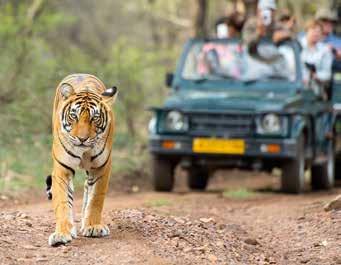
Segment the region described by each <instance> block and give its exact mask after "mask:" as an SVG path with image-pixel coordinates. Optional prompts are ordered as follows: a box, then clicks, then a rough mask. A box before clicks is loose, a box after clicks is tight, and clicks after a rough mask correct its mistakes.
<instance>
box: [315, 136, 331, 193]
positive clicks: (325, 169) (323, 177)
mask: <svg viewBox="0 0 341 265" xmlns="http://www.w3.org/2000/svg"><path fill="white" fill-rule="evenodd" d="M334 182H335V154H334V144H333V141H329V143H328V150H327V161H326V162H325V163H323V164H322V165H314V166H313V167H312V168H311V186H312V188H313V189H314V190H321V189H331V188H332V187H334Z"/></svg>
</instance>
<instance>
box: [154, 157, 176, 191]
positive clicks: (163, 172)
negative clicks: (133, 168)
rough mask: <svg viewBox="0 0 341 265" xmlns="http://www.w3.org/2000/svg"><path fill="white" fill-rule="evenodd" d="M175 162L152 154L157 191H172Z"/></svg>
mask: <svg viewBox="0 0 341 265" xmlns="http://www.w3.org/2000/svg"><path fill="white" fill-rule="evenodd" d="M174 168H175V164H174V162H173V161H171V160H170V159H167V158H166V157H162V156H157V155H153V156H152V177H153V184H154V189H155V190H156V191H172V189H173V186H174Z"/></svg>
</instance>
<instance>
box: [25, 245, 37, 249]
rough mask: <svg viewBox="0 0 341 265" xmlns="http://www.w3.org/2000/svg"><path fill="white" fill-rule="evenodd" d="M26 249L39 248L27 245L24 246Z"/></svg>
mask: <svg viewBox="0 0 341 265" xmlns="http://www.w3.org/2000/svg"><path fill="white" fill-rule="evenodd" d="M23 248H24V249H28V250H35V249H37V247H35V246H33V245H25V246H23Z"/></svg>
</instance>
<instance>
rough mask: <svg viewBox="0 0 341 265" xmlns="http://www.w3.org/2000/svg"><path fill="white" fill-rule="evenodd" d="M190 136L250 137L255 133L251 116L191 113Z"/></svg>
mask: <svg viewBox="0 0 341 265" xmlns="http://www.w3.org/2000/svg"><path fill="white" fill-rule="evenodd" d="M189 119H190V134H191V135H193V136H208V137H226V138H227V137H248V136H251V135H252V132H253V116H252V115H250V114H220V113H209V114H207V113H191V114H190V116H189Z"/></svg>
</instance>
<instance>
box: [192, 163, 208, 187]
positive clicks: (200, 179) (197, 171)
mask: <svg viewBox="0 0 341 265" xmlns="http://www.w3.org/2000/svg"><path fill="white" fill-rule="evenodd" d="M187 172H188V179H187V181H188V187H189V188H190V189H193V190H205V189H206V186H207V184H208V180H209V172H208V170H207V169H205V168H200V167H198V168H189V169H188V170H187Z"/></svg>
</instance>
